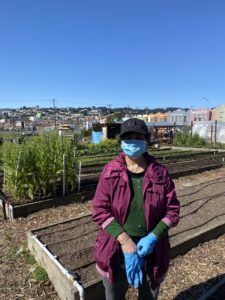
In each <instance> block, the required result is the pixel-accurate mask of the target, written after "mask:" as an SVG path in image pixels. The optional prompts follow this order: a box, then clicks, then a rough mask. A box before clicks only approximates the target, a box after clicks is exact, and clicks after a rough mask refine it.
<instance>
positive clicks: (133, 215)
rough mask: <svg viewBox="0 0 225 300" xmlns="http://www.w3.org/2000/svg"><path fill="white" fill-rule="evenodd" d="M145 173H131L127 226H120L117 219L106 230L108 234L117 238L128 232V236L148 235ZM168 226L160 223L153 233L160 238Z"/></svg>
mask: <svg viewBox="0 0 225 300" xmlns="http://www.w3.org/2000/svg"><path fill="white" fill-rule="evenodd" d="M144 173H145V171H144V172H142V173H132V172H130V171H129V173H128V175H129V182H130V189H131V201H130V205H129V208H128V213H127V216H126V221H125V224H124V225H123V226H122V225H120V224H119V223H118V222H117V221H116V220H115V219H114V220H113V221H112V222H111V223H110V224H109V225H108V226H107V227H106V228H105V230H106V232H108V233H109V234H110V235H112V236H113V237H114V238H116V237H117V236H118V235H119V234H120V233H122V232H124V231H126V232H127V234H128V235H130V236H135V237H141V236H145V235H146V234H147V230H146V223H145V215H144V201H143V196H142V187H143V179H144ZM167 230H168V226H167V225H166V224H165V223H164V222H162V221H160V222H159V223H158V225H157V226H156V227H155V228H154V230H153V231H152V232H153V233H154V234H155V235H156V236H157V237H158V238H160V237H161V236H163V235H164V234H165V232H167Z"/></svg>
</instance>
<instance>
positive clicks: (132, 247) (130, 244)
mask: <svg viewBox="0 0 225 300" xmlns="http://www.w3.org/2000/svg"><path fill="white" fill-rule="evenodd" d="M117 240H118V241H119V243H120V245H121V248H122V251H123V252H126V253H134V252H136V244H135V243H134V241H133V240H132V239H131V238H130V236H129V235H128V234H127V233H126V232H122V233H121V234H120V235H119V236H118V237H117Z"/></svg>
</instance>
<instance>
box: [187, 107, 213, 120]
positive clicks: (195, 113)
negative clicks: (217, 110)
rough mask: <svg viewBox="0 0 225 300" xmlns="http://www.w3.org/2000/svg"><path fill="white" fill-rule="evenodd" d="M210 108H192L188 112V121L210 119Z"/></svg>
mask: <svg viewBox="0 0 225 300" xmlns="http://www.w3.org/2000/svg"><path fill="white" fill-rule="evenodd" d="M211 119H212V110H211V109H208V108H199V109H192V110H191V112H190V121H191V122H193V123H196V122H202V121H211Z"/></svg>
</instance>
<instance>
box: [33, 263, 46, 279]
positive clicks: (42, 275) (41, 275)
mask: <svg viewBox="0 0 225 300" xmlns="http://www.w3.org/2000/svg"><path fill="white" fill-rule="evenodd" d="M32 278H33V279H35V280H36V281H46V280H48V274H47V272H46V271H45V269H43V268H42V267H40V266H38V265H37V267H36V268H35V270H34V272H33V273H32Z"/></svg>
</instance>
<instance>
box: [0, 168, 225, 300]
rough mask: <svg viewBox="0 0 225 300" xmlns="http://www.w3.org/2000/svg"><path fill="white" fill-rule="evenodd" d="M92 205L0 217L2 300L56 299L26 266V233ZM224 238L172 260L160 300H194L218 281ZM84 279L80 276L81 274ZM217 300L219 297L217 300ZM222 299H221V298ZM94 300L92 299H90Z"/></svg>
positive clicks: (224, 261)
mask: <svg viewBox="0 0 225 300" xmlns="http://www.w3.org/2000/svg"><path fill="white" fill-rule="evenodd" d="M224 176H225V169H223V168H221V169H218V170H212V171H207V172H204V173H201V174H195V175H191V176H186V177H183V178H179V179H175V180H174V182H175V184H176V188H177V190H180V189H181V188H183V187H189V186H192V185H196V184H197V183H202V182H207V181H208V180H209V179H210V180H213V179H217V178H221V177H224ZM90 210H91V202H90V201H89V202H86V203H82V204H78V203H73V204H70V205H67V206H60V207H57V208H51V209H46V210H43V211H39V212H36V213H34V214H32V215H30V216H28V217H27V218H19V219H17V220H16V221H15V222H13V223H9V222H8V221H4V220H3V216H2V214H1V215H0V299H2V300H16V299H17V300H25V299H26V300H28V299H29V300H32V299H43V300H45V299H50V300H52V299H54V300H59V298H58V296H57V294H56V292H55V291H54V288H53V286H52V285H51V283H50V282H49V281H37V280H34V279H33V278H32V271H33V268H34V267H33V265H30V264H29V263H28V260H27V258H26V256H25V255H24V254H23V252H22V250H25V249H26V231H27V230H31V229H35V228H40V227H42V226H49V225H51V224H53V223H58V222H64V221H65V220H68V219H73V218H75V217H78V216H82V215H85V214H87V212H88V211H90ZM224 249H225V235H223V236H221V237H220V238H218V239H216V240H213V241H210V242H208V243H204V244H202V245H199V246H198V247H196V248H194V249H192V250H191V251H189V252H188V253H187V254H186V255H184V256H179V257H177V258H175V259H173V260H172V261H171V267H170V269H169V272H168V276H167V278H166V279H165V281H164V283H163V284H162V287H161V290H160V295H159V300H172V299H177V300H182V299H187V300H188V299H190V300H193V299H197V295H198V296H200V295H202V294H203V293H204V291H205V290H207V289H208V288H209V287H210V286H212V285H213V284H214V283H215V282H218V278H219V276H220V275H222V274H223V273H224V268H225V250H224ZM82 276H83V275H82ZM127 299H129V300H134V299H136V293H135V290H133V289H130V290H129V292H128V294H127ZM218 299H219V298H218ZM220 299H223V298H220ZM93 300H94V299H93Z"/></svg>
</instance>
